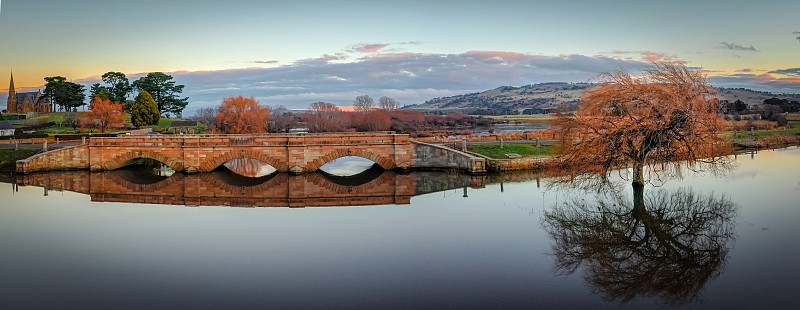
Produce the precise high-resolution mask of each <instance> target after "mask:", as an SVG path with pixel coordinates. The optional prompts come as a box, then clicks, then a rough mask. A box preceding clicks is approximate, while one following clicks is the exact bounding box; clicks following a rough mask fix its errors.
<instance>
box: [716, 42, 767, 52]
mask: <svg viewBox="0 0 800 310" xmlns="http://www.w3.org/2000/svg"><path fill="white" fill-rule="evenodd" d="M719 45H720V48H724V49H728V50H732V51H745V52H758V50H757V49H756V48H755V47H753V46H752V45H750V46H748V47H745V46H743V45H739V44H736V43H728V42H720V43H719Z"/></svg>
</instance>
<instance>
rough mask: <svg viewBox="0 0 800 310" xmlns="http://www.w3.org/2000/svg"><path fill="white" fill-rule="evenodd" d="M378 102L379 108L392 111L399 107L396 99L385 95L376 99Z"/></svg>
mask: <svg viewBox="0 0 800 310" xmlns="http://www.w3.org/2000/svg"><path fill="white" fill-rule="evenodd" d="M378 103H379V104H380V105H381V109H383V110H384V111H393V110H397V109H398V108H399V105H398V104H397V101H396V100H394V99H393V98H389V97H386V96H383V97H381V98H380V99H378Z"/></svg>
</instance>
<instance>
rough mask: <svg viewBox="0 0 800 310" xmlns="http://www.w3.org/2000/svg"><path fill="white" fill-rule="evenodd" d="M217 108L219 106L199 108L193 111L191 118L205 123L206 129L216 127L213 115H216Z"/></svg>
mask: <svg viewBox="0 0 800 310" xmlns="http://www.w3.org/2000/svg"><path fill="white" fill-rule="evenodd" d="M217 110H219V107H206V108H201V109H199V110H197V112H195V113H194V116H192V119H193V120H195V121H197V122H198V123H201V124H203V125H205V126H206V129H208V130H214V129H215V128H216V121H215V120H214V117H215V116H217Z"/></svg>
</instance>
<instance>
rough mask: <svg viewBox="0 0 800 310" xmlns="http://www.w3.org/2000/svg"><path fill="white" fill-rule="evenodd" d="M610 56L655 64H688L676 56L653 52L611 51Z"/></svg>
mask: <svg viewBox="0 0 800 310" xmlns="http://www.w3.org/2000/svg"><path fill="white" fill-rule="evenodd" d="M610 55H612V57H614V58H617V59H625V60H640V61H644V62H647V63H654V62H661V61H666V62H675V63H680V64H686V61H683V60H681V59H678V58H677V57H676V56H674V55H668V54H666V53H662V52H653V51H619V50H615V51H611V53H610Z"/></svg>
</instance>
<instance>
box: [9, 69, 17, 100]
mask: <svg viewBox="0 0 800 310" xmlns="http://www.w3.org/2000/svg"><path fill="white" fill-rule="evenodd" d="M16 93H17V92H16V91H14V71H11V86H9V87H8V97H11V96H13V95H16Z"/></svg>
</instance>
